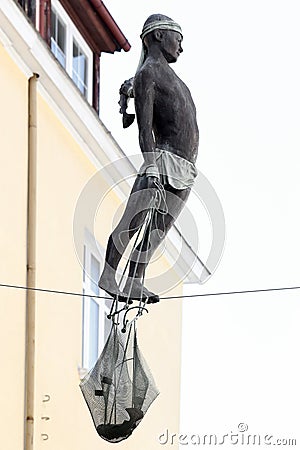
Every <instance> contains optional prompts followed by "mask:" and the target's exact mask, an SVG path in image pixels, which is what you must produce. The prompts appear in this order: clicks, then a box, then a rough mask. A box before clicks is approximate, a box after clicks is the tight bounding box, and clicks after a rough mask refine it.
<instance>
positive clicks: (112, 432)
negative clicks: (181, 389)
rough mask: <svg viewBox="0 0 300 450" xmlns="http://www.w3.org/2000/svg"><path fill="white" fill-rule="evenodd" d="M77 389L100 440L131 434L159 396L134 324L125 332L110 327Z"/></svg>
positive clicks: (115, 325) (119, 438)
mask: <svg viewBox="0 0 300 450" xmlns="http://www.w3.org/2000/svg"><path fill="white" fill-rule="evenodd" d="M123 331H124V330H123ZM80 388H81V391H82V394H83V396H84V398H85V401H86V403H87V405H88V408H89V410H90V413H91V416H92V418H93V422H94V425H95V428H96V430H97V432H98V434H99V436H101V438H103V439H105V440H106V441H109V442H112V443H117V442H121V441H122V440H124V439H127V438H128V437H129V436H130V435H131V434H132V432H133V431H134V429H135V428H136V427H137V426H138V424H139V423H140V422H141V420H142V419H143V417H144V415H145V414H146V412H147V410H148V408H149V406H150V405H151V404H152V402H153V401H154V400H155V398H156V397H157V396H158V394H159V391H158V389H157V387H156V385H155V382H154V379H153V377H152V375H151V372H150V370H149V368H148V366H147V363H146V361H145V359H144V358H143V356H142V354H141V352H140V350H139V347H138V343H137V330H136V324H135V321H133V323H131V324H130V326H129V327H128V329H127V331H126V333H121V332H120V330H119V328H118V325H117V324H116V323H113V324H112V328H111V331H110V334H109V336H108V339H107V341H106V344H105V347H104V349H103V351H102V353H101V355H100V357H99V359H98V361H97V362H96V364H95V366H94V367H93V369H92V370H91V371H90V372H89V373H88V374H87V375H86V376H85V377H84V379H83V380H82V381H81V383H80Z"/></svg>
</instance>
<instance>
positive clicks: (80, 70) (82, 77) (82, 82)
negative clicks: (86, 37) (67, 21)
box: [72, 39, 88, 97]
mask: <svg viewBox="0 0 300 450" xmlns="http://www.w3.org/2000/svg"><path fill="white" fill-rule="evenodd" d="M87 71H88V58H87V56H86V55H85V53H84V52H83V50H82V49H81V47H80V46H79V44H78V43H77V42H76V40H75V39H74V40H73V71H72V78H73V81H74V83H75V84H76V86H77V87H78V88H79V90H80V91H81V92H82V94H83V95H84V96H85V97H86V96H87V80H88V77H87Z"/></svg>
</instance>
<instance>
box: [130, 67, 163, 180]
mask: <svg viewBox="0 0 300 450" xmlns="http://www.w3.org/2000/svg"><path fill="white" fill-rule="evenodd" d="M134 99H135V111H136V119H137V124H138V129H139V144H140V148H141V151H142V153H143V156H144V160H145V162H146V164H147V165H149V166H153V167H154V170H153V173H154V174H155V173H156V170H155V167H156V160H155V140H154V136H153V110H154V100H155V84H154V81H153V78H152V76H151V74H150V73H149V71H148V70H141V71H140V72H138V73H137V75H136V77H135V80H134ZM157 176H158V172H157Z"/></svg>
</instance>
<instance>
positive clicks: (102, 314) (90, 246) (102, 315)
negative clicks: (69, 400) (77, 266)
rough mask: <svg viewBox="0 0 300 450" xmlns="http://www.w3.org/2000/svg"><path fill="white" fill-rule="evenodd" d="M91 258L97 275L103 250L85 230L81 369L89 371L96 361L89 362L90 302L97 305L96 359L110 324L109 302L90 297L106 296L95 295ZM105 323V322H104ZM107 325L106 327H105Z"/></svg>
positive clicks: (102, 259)
mask: <svg viewBox="0 0 300 450" xmlns="http://www.w3.org/2000/svg"><path fill="white" fill-rule="evenodd" d="M92 256H93V257H94V258H95V259H96V260H97V261H98V262H99V269H100V270H99V273H101V270H102V267H103V261H104V250H103V248H102V247H101V246H100V245H99V244H98V242H97V241H96V240H95V238H94V237H93V236H92V235H91V233H90V232H89V231H88V230H85V237H84V245H83V278H82V289H83V293H84V296H83V297H82V358H81V359H82V368H83V369H85V370H90V369H91V368H92V366H93V364H94V363H95V362H96V361H90V360H89V356H90V347H91V345H92V343H91V341H90V333H89V324H90V304H91V300H93V301H95V302H96V303H97V305H98V308H99V309H98V342H97V347H98V351H97V358H98V357H99V355H100V353H101V351H102V349H103V347H104V344H105V341H106V339H107V333H108V332H109V330H108V328H110V322H109V323H108V319H107V314H109V312H110V301H108V300H105V299H103V298H100V299H98V298H94V297H93V298H92V299H91V297H90V296H94V295H99V296H101V297H104V296H106V294H105V292H104V291H103V290H102V289H100V288H98V294H96V293H95V288H94V289H93V285H95V284H96V285H97V284H98V280H93V279H92V276H91V273H92V267H91V260H92ZM106 321H107V322H106ZM106 325H107V327H108V328H107V327H106Z"/></svg>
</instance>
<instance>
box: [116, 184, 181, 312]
mask: <svg viewBox="0 0 300 450" xmlns="http://www.w3.org/2000/svg"><path fill="white" fill-rule="evenodd" d="M165 191H166V205H163V204H161V205H160V208H161V210H163V211H164V210H165V209H166V210H167V211H168V212H167V214H162V213H161V212H159V211H157V210H156V211H155V216H154V220H153V221H152V226H151V230H150V229H148V230H147V232H146V235H145V239H144V241H143V242H141V243H140V244H139V245H138V246H137V247H136V249H135V251H134V252H133V255H132V261H131V263H130V266H129V276H128V279H127V282H126V285H125V287H124V290H123V291H124V293H125V294H127V295H128V294H129V293H130V296H131V298H132V299H139V298H140V296H141V290H142V289H143V297H148V298H149V299H150V301H149V300H148V303H155V302H157V301H158V300H159V298H158V296H157V295H155V294H154V293H152V292H151V291H149V290H148V289H146V288H145V287H143V288H142V279H143V275H144V272H145V270H146V268H147V265H148V264H149V261H150V259H151V257H152V256H153V254H154V252H155V251H156V249H157V248H158V246H159V245H160V244H161V242H162V241H163V240H164V239H165V237H166V234H167V233H168V231H169V230H170V228H171V227H172V225H173V224H174V222H175V220H176V219H177V218H178V216H179V214H180V212H181V211H182V209H183V207H184V205H185V203H186V201H187V198H188V196H189V193H190V189H183V190H177V189H174V188H172V187H171V186H167V187H166V189H165ZM129 291H131V292H129Z"/></svg>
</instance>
